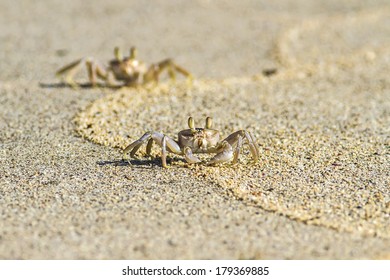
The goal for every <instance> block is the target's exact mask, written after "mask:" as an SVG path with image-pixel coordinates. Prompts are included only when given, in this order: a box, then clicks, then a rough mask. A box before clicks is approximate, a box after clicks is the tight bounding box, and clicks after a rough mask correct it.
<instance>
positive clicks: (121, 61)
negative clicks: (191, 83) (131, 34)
mask: <svg viewBox="0 0 390 280" xmlns="http://www.w3.org/2000/svg"><path fill="white" fill-rule="evenodd" d="M114 55H115V59H113V60H110V61H109V63H108V66H103V65H102V64H101V63H99V62H98V61H97V60H96V59H94V58H93V57H85V58H81V59H79V60H76V61H74V62H72V63H71V64H68V65H66V66H64V67H62V68H61V69H60V70H58V71H57V73H56V75H57V77H61V76H65V82H66V83H67V84H68V85H70V86H76V85H77V84H76V83H75V82H74V81H73V77H74V75H75V74H76V73H77V72H78V71H79V70H80V67H81V66H82V65H84V64H85V66H86V68H87V71H88V76H89V81H90V82H91V84H92V86H96V84H97V78H99V79H100V80H103V81H104V82H105V83H106V84H107V85H108V86H117V84H115V83H113V80H116V81H117V82H120V83H121V84H122V85H125V86H136V85H145V84H147V83H149V82H155V83H158V80H159V76H160V74H161V73H162V72H163V71H164V70H166V71H167V72H168V75H169V77H170V79H171V80H175V78H176V72H177V73H180V74H182V75H183V76H185V77H187V78H188V79H189V80H191V79H192V75H191V74H190V73H189V72H188V71H187V70H185V69H184V68H182V67H180V66H178V65H177V64H175V63H174V62H173V60H172V59H165V60H163V61H161V62H158V63H156V64H151V65H150V66H149V67H148V66H147V65H146V64H145V63H144V62H142V61H140V60H138V59H137V49H136V48H135V47H132V48H131V49H130V56H129V57H123V56H122V53H121V51H120V49H119V48H118V47H116V48H115V49H114Z"/></svg>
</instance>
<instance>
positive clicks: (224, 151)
mask: <svg viewBox="0 0 390 280" xmlns="http://www.w3.org/2000/svg"><path fill="white" fill-rule="evenodd" d="M211 125H212V119H211V118H210V117H207V118H206V125H205V127H204V128H195V124H194V119H193V118H192V117H190V118H189V119H188V126H189V129H185V130H182V131H180V132H179V134H178V141H175V140H173V139H171V138H169V137H168V136H166V135H164V134H162V133H160V132H155V131H151V132H146V133H145V134H144V135H143V136H142V137H141V138H140V139H138V140H136V141H134V142H133V143H131V144H130V145H129V146H127V147H126V148H125V150H124V152H123V159H124V160H125V159H127V158H128V157H127V154H128V153H129V152H130V156H131V157H133V158H134V157H135V154H136V152H137V151H138V150H139V148H140V147H141V146H142V144H144V143H145V142H147V145H146V154H147V155H148V156H150V153H151V149H152V145H153V142H156V143H157V144H158V145H159V146H160V147H161V161H162V166H163V167H167V161H166V158H167V153H168V152H170V153H174V154H177V155H183V156H184V158H185V160H186V161H187V162H188V163H198V162H200V161H201V160H200V159H199V158H198V157H196V156H195V155H194V154H200V153H205V154H216V155H215V156H214V157H213V158H211V159H210V160H209V161H207V164H218V163H224V162H227V161H230V160H231V159H233V163H236V162H237V160H238V156H239V155H240V151H241V148H242V146H243V144H244V143H245V142H246V144H248V146H249V150H250V153H251V154H252V157H253V159H254V160H255V161H257V160H258V159H259V150H258V148H257V146H256V142H255V139H254V138H253V136H252V134H251V133H250V132H248V131H246V130H239V131H236V132H234V133H232V134H230V135H229V136H228V137H226V138H225V139H223V140H222V141H221V140H220V134H219V131H218V130H215V129H211Z"/></svg>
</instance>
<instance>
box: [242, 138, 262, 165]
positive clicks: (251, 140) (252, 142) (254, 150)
mask: <svg viewBox="0 0 390 280" xmlns="http://www.w3.org/2000/svg"><path fill="white" fill-rule="evenodd" d="M245 138H246V139H247V141H248V145H249V150H250V151H251V154H252V157H253V159H254V161H257V160H258V159H259V157H260V152H259V148H258V147H257V145H256V141H255V138H254V137H253V136H252V134H251V133H250V132H247V131H245Z"/></svg>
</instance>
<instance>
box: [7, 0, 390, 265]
mask: <svg viewBox="0 0 390 280" xmlns="http://www.w3.org/2000/svg"><path fill="white" fill-rule="evenodd" d="M269 2H270V1H243V2H240V4H237V3H236V2H235V1H226V2H222V1H219V2H218V3H214V2H211V1H191V2H189V1H188V2H181V1H161V2H160V1H154V3H151V2H150V3H149V4H147V5H146V4H142V2H141V1H139V2H134V3H129V1H110V2H109V3H108V2H107V1H94V6H91V5H88V4H86V3H81V2H80V3H79V1H68V2H67V3H65V2H61V1H50V2H49V3H40V2H39V3H32V2H30V1H18V2H11V1H0V9H1V11H2V12H1V13H2V14H1V15H2V16H1V17H0V23H1V25H0V29H1V30H0V31H1V32H0V34H1V37H2V43H1V45H0V48H1V52H0V62H1V64H0V79H1V84H0V99H1V102H0V118H1V122H0V141H1V142H0V144H1V146H0V148H1V150H0V152H1V153H0V160H1V165H0V176H1V181H0V215H1V216H0V217H1V219H0V258H3V259H139V258H142V259H144V258H145V259H238V258H242V259H252V258H256V259H257V258H260V259H302V258H304V259H333V258H335V259H360V258H364V259H367V258H368V259H378V258H379V259H380V258H386V259H388V258H390V190H389V185H390V175H389V170H390V163H389V162H390V138H389V135H390V130H389V127H390V125H389V124H390V91H389V88H390V86H389V80H388V74H387V73H389V72H390V71H389V70H390V69H389V68H390V66H389V65H390V48H389V46H390V39H389V38H390V21H389V18H390V16H389V15H390V5H388V3H387V1H370V3H366V2H367V1H315V2H314V1H278V2H277V3H278V4H272V3H269ZM314 3H315V4H314ZM132 45H136V46H137V47H138V48H139V53H140V54H139V55H140V57H142V58H144V60H145V61H147V62H156V61H159V60H161V59H164V58H166V57H172V58H174V59H175V60H176V61H177V62H178V63H179V64H180V65H182V66H185V67H186V68H187V69H190V70H191V72H192V73H193V74H194V76H195V77H196V78H197V79H196V80H195V81H194V83H193V84H192V85H191V86H189V85H188V84H186V83H185V82H181V81H179V82H178V83H176V84H169V83H164V84H162V85H160V86H159V87H157V88H151V89H145V88H138V89H128V88H123V89H120V90H116V91H115V90H111V89H107V88H79V89H72V88H69V87H64V86H63V85H61V83H59V82H58V81H57V80H56V79H55V78H54V77H53V73H54V72H55V70H57V69H58V68H59V67H61V66H63V65H64V64H66V63H69V62H71V61H72V60H74V59H76V58H79V57H82V56H85V55H89V56H94V57H96V58H98V59H100V60H102V61H106V60H108V59H110V58H111V55H112V54H111V53H112V50H113V48H114V46H121V47H123V48H125V47H129V46H132ZM273 68H276V69H277V73H276V74H275V75H272V76H269V77H267V76H265V75H263V74H262V72H263V70H264V69H273ZM83 74H84V75H83ZM78 79H79V80H80V81H86V80H85V79H86V75H85V73H82V74H80V76H79V77H78ZM190 115H192V116H194V117H195V120H196V121H197V123H200V122H201V124H203V119H204V118H205V117H206V116H212V117H213V118H214V121H215V128H217V129H220V131H221V133H222V135H225V136H227V135H228V134H229V133H232V132H234V131H236V130H238V129H247V130H249V131H251V132H252V133H253V134H254V135H255V137H256V138H257V144H258V145H259V149H260V152H261V157H260V160H259V162H257V163H255V164H254V163H253V162H251V159H250V155H249V153H248V151H247V150H246V148H244V153H243V155H242V156H241V157H240V162H239V164H238V165H236V166H232V165H229V164H227V165H224V166H217V167H209V166H205V165H202V164H200V165H188V164H186V163H185V162H183V160H182V159H181V157H179V156H172V157H170V158H169V165H170V167H169V168H168V169H162V168H161V163H160V159H159V157H158V155H159V149H158V148H157V147H155V148H154V155H156V157H155V158H153V159H147V158H143V157H142V154H143V151H144V150H143V149H141V151H140V158H139V159H136V160H131V164H128V163H126V162H122V161H121V157H122V155H121V151H122V150H121V149H122V148H123V147H124V146H126V145H127V144H129V143H130V142H131V141H133V140H135V139H137V138H139V137H140V136H141V135H142V134H143V133H144V132H145V131H148V130H156V131H161V132H164V133H166V134H167V135H169V136H170V137H172V138H174V137H176V133H177V132H178V131H179V130H181V129H184V128H186V120H187V117H188V116H190ZM80 136H81V137H80ZM93 142H94V143H93Z"/></svg>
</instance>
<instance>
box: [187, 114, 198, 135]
mask: <svg viewBox="0 0 390 280" xmlns="http://www.w3.org/2000/svg"><path fill="white" fill-rule="evenodd" d="M188 127H189V128H190V129H191V132H192V133H193V134H194V133H195V132H196V130H195V121H194V119H193V118H192V117H189V118H188Z"/></svg>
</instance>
